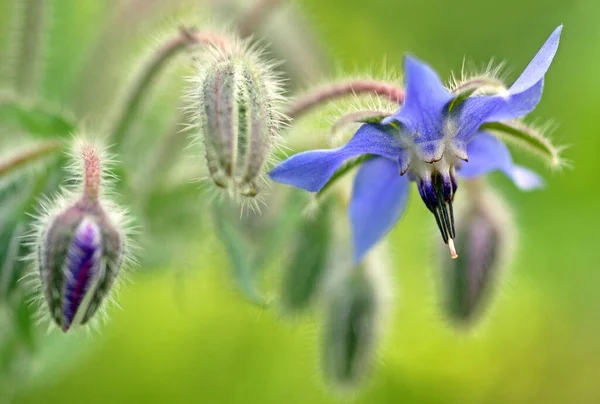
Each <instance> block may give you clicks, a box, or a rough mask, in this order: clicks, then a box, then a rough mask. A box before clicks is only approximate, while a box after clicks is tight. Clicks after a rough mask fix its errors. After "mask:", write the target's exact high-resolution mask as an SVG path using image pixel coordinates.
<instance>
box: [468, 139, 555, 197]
mask: <svg viewBox="0 0 600 404" xmlns="http://www.w3.org/2000/svg"><path fill="white" fill-rule="evenodd" d="M467 153H468V155H469V161H468V162H463V163H462V165H461V167H460V168H459V169H458V174H459V175H460V176H461V177H463V178H474V177H479V176H481V175H485V174H487V173H489V172H491V171H496V170H500V171H502V172H503V173H504V174H506V176H508V177H509V178H510V179H511V180H512V181H513V182H514V183H515V185H516V186H517V187H519V188H520V189H522V190H526V191H527V190H533V189H538V188H540V187H542V186H543V185H544V181H543V180H542V178H541V177H540V176H538V175H537V174H536V173H534V172H533V171H531V170H529V169H527V168H524V167H521V166H518V165H515V164H513V161H512V157H511V155H510V152H509V150H508V148H507V147H506V145H505V144H504V143H502V141H500V140H499V139H498V138H496V137H495V136H493V135H491V134H489V133H487V132H479V133H477V135H476V136H474V137H473V140H471V142H470V143H469V144H468V146H467Z"/></svg>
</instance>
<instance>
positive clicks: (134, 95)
mask: <svg viewBox="0 0 600 404" xmlns="http://www.w3.org/2000/svg"><path fill="white" fill-rule="evenodd" d="M195 45H212V46H216V47H220V48H225V47H226V46H227V41H226V39H225V38H223V37H221V36H219V35H216V34H214V33H211V32H196V31H190V30H187V29H185V28H182V29H181V31H180V32H179V34H178V35H177V36H175V37H173V38H171V39H169V40H168V41H166V42H165V43H164V44H163V45H161V46H160V48H158V49H157V50H156V52H155V53H154V54H153V55H152V56H151V57H150V60H149V61H148V62H147V63H146V65H145V66H144V67H143V68H142V69H141V71H140V74H139V76H138V77H137V78H136V79H135V80H134V82H133V84H132V86H131V88H130V89H129V91H128V92H127V95H126V99H125V102H124V103H123V105H124V107H123V109H122V112H121V115H120V116H119V118H118V119H117V120H116V124H115V126H114V129H113V130H112V131H111V141H112V143H113V144H114V145H115V149H117V150H118V149H119V147H120V146H121V144H122V143H123V139H124V138H125V135H126V134H127V132H128V130H129V128H130V126H131V124H132V122H133V121H134V118H135V116H136V114H137V112H138V110H139V109H140V106H141V104H142V101H143V99H144V96H145V95H146V93H147V92H148V90H149V89H150V87H151V84H152V82H153V81H154V79H155V78H156V77H157V76H158V74H159V73H160V72H161V71H162V69H163V67H164V66H165V65H166V64H167V63H168V62H169V61H170V60H171V59H172V58H173V57H174V56H175V55H177V54H178V53H179V52H180V51H182V50H184V49H186V48H188V47H189V46H195Z"/></svg>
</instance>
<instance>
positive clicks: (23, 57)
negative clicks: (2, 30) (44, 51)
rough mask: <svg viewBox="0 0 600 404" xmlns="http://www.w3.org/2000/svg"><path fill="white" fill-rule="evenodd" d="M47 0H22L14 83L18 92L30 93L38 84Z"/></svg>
mask: <svg viewBox="0 0 600 404" xmlns="http://www.w3.org/2000/svg"><path fill="white" fill-rule="evenodd" d="M46 1H47V0H26V1H24V3H25V4H24V5H23V6H22V7H23V8H24V10H23V16H22V17H21V18H22V20H21V21H20V22H21V25H20V26H19V27H18V29H19V30H20V32H19V35H20V41H19V42H20V43H19V49H18V55H17V64H16V72H15V73H16V75H15V80H16V82H15V84H16V88H17V91H18V92H19V93H20V94H27V95H30V94H32V93H33V92H34V91H35V89H36V87H37V84H38V74H39V70H40V69H39V62H40V58H41V47H42V41H43V40H44V38H43V31H44V27H45V24H46V21H45V19H46V18H45V17H46V15H45V14H46V7H47V5H46V4H45V3H46Z"/></svg>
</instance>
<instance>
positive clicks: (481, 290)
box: [440, 184, 514, 326]
mask: <svg viewBox="0 0 600 404" xmlns="http://www.w3.org/2000/svg"><path fill="white" fill-rule="evenodd" d="M469 186H470V189H469V191H470V194H471V198H470V200H469V202H468V204H467V205H466V206H465V207H464V208H463V209H461V210H460V211H459V214H458V218H457V221H456V223H457V229H456V233H457V235H456V237H457V240H460V245H461V255H460V257H459V258H458V259H455V260H453V259H451V258H450V257H448V256H447V254H441V257H440V262H441V265H440V271H441V279H442V289H443V308H444V312H445V313H446V315H447V316H448V317H449V319H450V320H451V321H452V322H453V323H455V324H457V325H463V326H464V325H471V324H472V323H473V322H474V321H476V320H477V318H478V316H479V315H480V314H481V313H482V312H483V309H484V308H485V305H486V304H487V303H488V301H489V299H490V296H491V293H493V292H494V289H495V287H496V283H497V282H498V281H499V275H500V270H501V269H502V268H503V267H505V266H506V265H507V264H508V261H509V258H510V255H511V248H510V247H511V242H514V235H513V233H514V231H513V229H514V224H513V222H512V220H511V215H510V211H509V209H508V207H507V206H506V205H505V204H504V203H503V202H502V201H501V200H500V199H499V198H498V196H496V195H495V194H494V193H493V192H491V191H490V190H486V189H482V188H481V186H482V185H481V184H469ZM474 188H476V189H474Z"/></svg>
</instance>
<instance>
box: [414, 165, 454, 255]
mask: <svg viewBox="0 0 600 404" xmlns="http://www.w3.org/2000/svg"><path fill="white" fill-rule="evenodd" d="M418 184H419V185H418V188H419V193H420V194H421V198H422V199H423V202H425V206H427V208H428V209H429V210H430V211H431V213H433V215H434V216H435V221H436V223H437V225H438V228H439V229H440V233H441V234H442V238H443V239H444V243H446V244H448V247H449V248H450V253H451V254H452V258H457V257H458V255H457V254H456V249H455V247H454V239H455V238H456V228H455V225H454V210H453V208H452V201H453V200H454V194H455V193H456V190H457V188H458V184H457V182H456V175H455V173H454V168H451V169H450V170H447V171H445V172H444V173H442V172H439V171H434V172H433V173H431V174H430V175H429V176H426V177H424V178H420V179H418Z"/></svg>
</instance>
